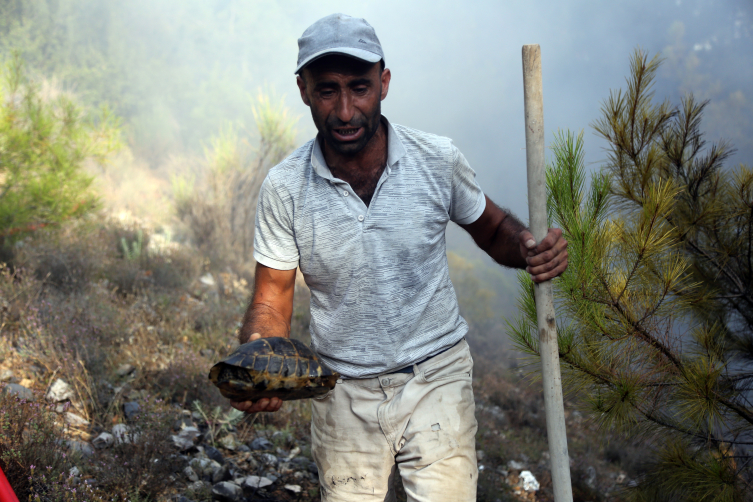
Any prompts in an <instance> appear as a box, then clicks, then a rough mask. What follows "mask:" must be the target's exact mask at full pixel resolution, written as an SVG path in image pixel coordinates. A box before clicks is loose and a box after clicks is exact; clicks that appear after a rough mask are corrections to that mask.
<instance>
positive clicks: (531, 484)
mask: <svg viewBox="0 0 753 502" xmlns="http://www.w3.org/2000/svg"><path fill="white" fill-rule="evenodd" d="M520 487H521V488H523V490H524V491H527V492H535V491H538V490H539V482H538V481H536V477H535V476H534V475H533V473H531V471H522V472H521V473H520Z"/></svg>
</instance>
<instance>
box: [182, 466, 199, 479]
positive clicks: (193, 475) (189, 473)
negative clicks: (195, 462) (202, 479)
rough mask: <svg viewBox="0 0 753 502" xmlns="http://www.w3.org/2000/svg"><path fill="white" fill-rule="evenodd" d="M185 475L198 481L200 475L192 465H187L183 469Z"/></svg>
mask: <svg viewBox="0 0 753 502" xmlns="http://www.w3.org/2000/svg"><path fill="white" fill-rule="evenodd" d="M183 475H184V476H185V477H186V478H188V480H189V481H192V482H194V481H198V480H199V476H198V475H197V474H196V471H194V470H193V468H191V466H190V465H187V466H186V468H185V469H183Z"/></svg>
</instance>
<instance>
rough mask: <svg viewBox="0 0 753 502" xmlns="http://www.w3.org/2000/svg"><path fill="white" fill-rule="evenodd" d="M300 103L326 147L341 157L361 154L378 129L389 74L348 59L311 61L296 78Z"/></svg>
mask: <svg viewBox="0 0 753 502" xmlns="http://www.w3.org/2000/svg"><path fill="white" fill-rule="evenodd" d="M297 82H298V88H299V90H300V91H301V98H302V99H303V102H304V103H305V104H306V105H308V106H309V107H310V108H311V116H312V117H313V119H314V124H316V128H317V129H318V131H319V134H321V135H322V137H323V138H324V141H326V142H327V145H329V146H330V147H332V148H333V149H334V150H335V151H336V152H338V153H340V154H341V155H347V156H352V155H355V154H357V153H358V152H360V151H361V150H363V148H364V147H365V146H366V144H367V143H368V142H369V140H371V138H372V137H373V136H374V134H375V133H376V132H377V129H378V128H379V121H380V118H381V115H382V106H381V102H382V100H383V99H384V98H385V97H387V90H388V89H389V85H390V70H388V69H385V70H384V71H382V70H381V66H380V64H379V63H375V64H370V63H364V62H362V61H359V60H356V59H353V58H350V57H347V56H327V57H323V58H321V59H318V60H317V61H314V62H313V63H311V64H310V65H308V66H307V67H306V68H305V69H304V70H303V75H302V76H299V77H298V80H297Z"/></svg>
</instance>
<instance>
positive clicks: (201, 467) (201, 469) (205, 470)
mask: <svg viewBox="0 0 753 502" xmlns="http://www.w3.org/2000/svg"><path fill="white" fill-rule="evenodd" d="M188 465H190V466H191V467H193V469H194V470H195V471H196V473H197V474H198V475H199V476H202V477H204V476H206V477H207V478H210V479H211V478H212V477H213V476H214V473H215V471H217V470H218V469H219V468H220V467H222V466H221V465H220V464H218V463H217V462H215V461H214V460H212V459H210V458H194V459H192V460H191V461H190V462H189V463H188Z"/></svg>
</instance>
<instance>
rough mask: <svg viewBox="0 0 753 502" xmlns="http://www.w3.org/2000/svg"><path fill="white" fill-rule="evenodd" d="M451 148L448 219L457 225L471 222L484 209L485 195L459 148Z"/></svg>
mask: <svg viewBox="0 0 753 502" xmlns="http://www.w3.org/2000/svg"><path fill="white" fill-rule="evenodd" d="M451 148H452V200H451V202H450V219H451V220H452V221H454V222H455V223H457V224H459V225H468V224H469V223H473V222H474V221H476V220H477V219H479V217H480V216H481V213H483V212H484V209H486V197H485V196H484V192H482V191H481V187H480V186H479V185H478V183H477V182H476V172H475V171H474V170H473V169H471V166H470V165H468V161H467V160H466V159H465V156H463V154H462V153H460V150H458V149H457V147H455V145H452V146H451Z"/></svg>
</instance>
